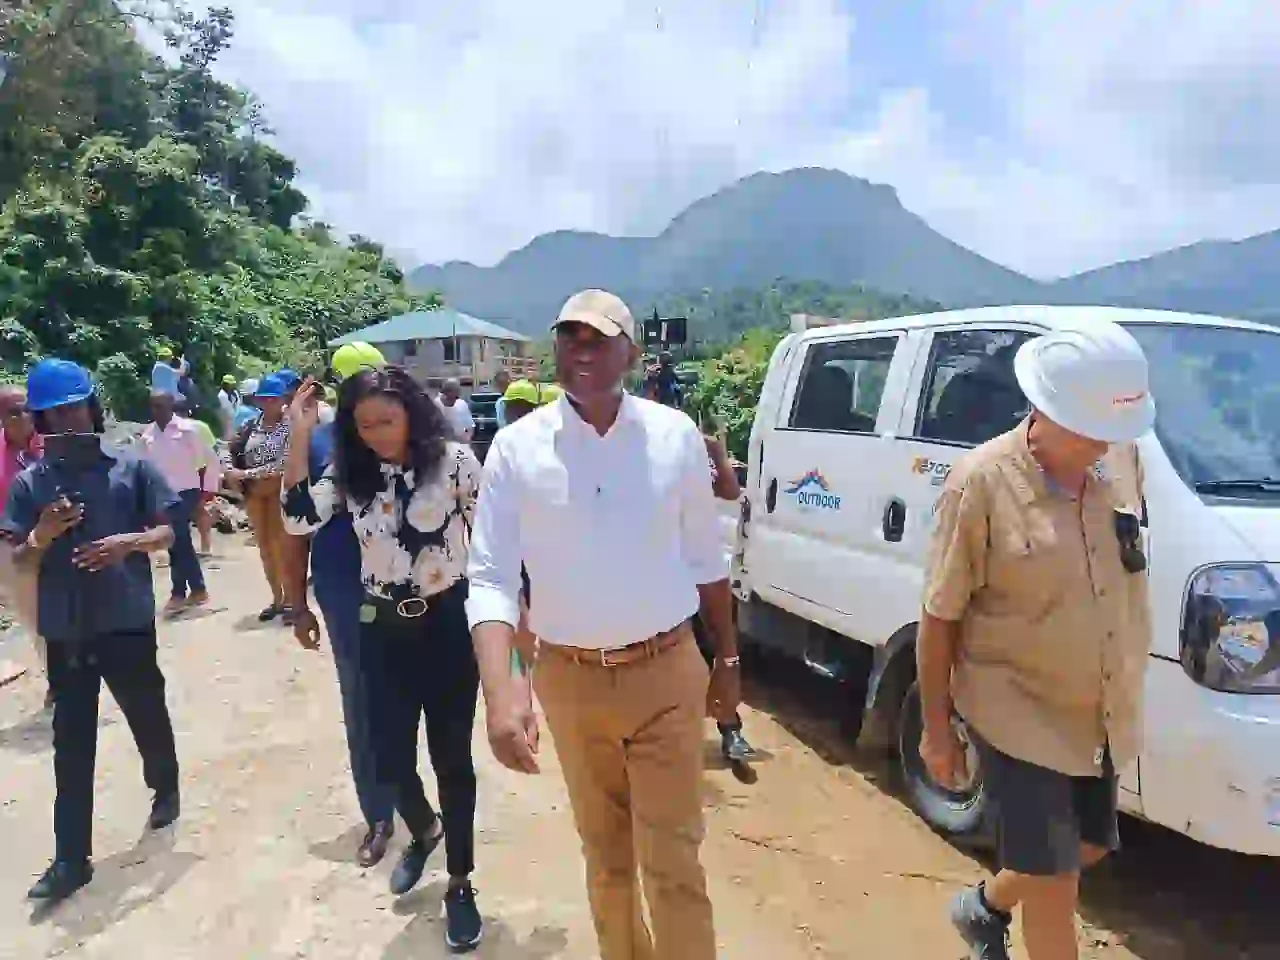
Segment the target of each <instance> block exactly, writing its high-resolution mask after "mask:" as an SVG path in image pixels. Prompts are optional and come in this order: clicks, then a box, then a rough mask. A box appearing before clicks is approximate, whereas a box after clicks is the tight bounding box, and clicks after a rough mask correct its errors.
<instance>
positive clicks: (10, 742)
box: [0, 538, 1280, 960]
mask: <svg viewBox="0 0 1280 960" xmlns="http://www.w3.org/2000/svg"><path fill="white" fill-rule="evenodd" d="M218 553H219V557H218V559H216V560H215V561H214V563H213V564H212V566H213V567H214V569H213V570H212V571H211V578H210V583H211V588H212V590H213V592H214V599H215V603H214V607H215V609H214V610H213V611H211V612H210V613H209V614H208V615H206V616H203V617H201V618H200V619H193V620H188V621H184V622H180V623H174V624H166V625H164V626H163V627H162V629H161V642H162V647H163V653H162V658H163V665H164V668H165V670H166V673H167V675H168V678H169V684H170V686H169V701H170V707H171V710H172V712H173V715H174V720H175V726H176V728H177V731H178V749H179V755H180V759H181V761H182V763H183V777H184V790H185V796H184V801H185V814H184V817H183V819H182V820H181V821H180V822H179V823H178V825H177V826H176V827H175V828H174V829H172V830H170V831H167V832H165V833H164V834H161V835H154V836H144V835H143V834H142V830H141V826H142V823H143V820H144V819H145V815H146V810H147V804H148V797H147V795H146V792H145V788H144V787H143V784H142V782H141V775H140V770H139V764H138V760H137V756H136V754H135V753H134V751H133V747H132V743H131V740H130V737H129V733H128V729H127V727H126V726H125V724H124V723H123V722H122V721H121V718H120V716H119V713H118V711H117V710H116V708H115V706H114V704H112V703H111V702H110V698H109V697H104V698H103V701H104V709H103V721H102V725H101V731H100V750H99V764H98V767H99V771H98V772H99V778H98V783H99V793H98V805H97V833H96V838H95V842H96V851H97V859H96V865H97V877H96V879H95V880H94V882H93V884H92V885H91V886H90V887H88V888H86V889H85V890H83V891H81V893H80V894H79V895H78V896H77V897H76V898H75V899H73V900H72V901H70V902H68V903H67V904H64V905H63V906H62V907H61V908H60V909H58V910H56V911H54V912H52V913H51V914H39V913H35V914H33V913H32V911H31V910H30V908H29V907H28V905H27V904H25V903H24V902H23V900H22V895H23V892H24V891H25V889H26V887H27V886H28V884H29V883H30V882H31V879H32V878H33V877H34V876H35V875H36V874H38V873H39V872H40V870H42V869H43V868H44V866H45V863H46V858H47V856H48V854H49V852H50V849H51V844H52V838H51V835H50V824H49V820H50V814H49V811H50V801H51V795H52V783H51V780H52V777H51V768H50V766H51V765H50V760H51V752H50V738H49V730H48V718H47V716H46V715H44V714H43V712H42V711H41V709H40V701H41V698H42V695H43V690H42V688H41V681H40V680H39V677H38V675H37V674H36V672H35V671H29V672H28V674H27V676H25V677H23V678H22V679H20V680H18V681H17V682H16V683H14V684H12V685H11V686H10V687H7V688H4V689H3V690H0V784H2V785H3V789H2V790H0V851H3V858H2V862H3V870H0V957H3V958H10V957H13V958H23V960H27V958H40V957H54V956H65V957H72V958H122V960H151V958H156V960H170V958H175V957H176V958H182V960H229V958H233V960H265V958H284V957H307V958H334V960H345V958H360V960H363V958H368V960H374V958H381V960H410V958H431V957H443V956H446V953H445V950H444V947H443V945H442V943H441V933H442V929H441V923H440V919H439V917H440V896H441V894H442V892H443V879H444V878H443V874H442V873H441V872H440V869H439V868H440V867H441V865H442V864H441V860H439V859H437V860H434V861H433V864H432V866H433V867H435V868H437V869H436V871H435V872H434V873H430V874H429V875H428V877H427V879H426V880H424V882H423V885H422V887H421V888H420V889H419V890H418V891H415V892H414V893H412V894H410V895H409V896H407V897H404V898H401V899H400V900H396V899H395V898H393V897H392V896H391V895H390V894H389V893H388V892H387V889H386V885H387V878H388V875H389V873H390V869H391V862H390V861H391V860H393V859H394V856H393V857H389V858H388V862H386V863H384V864H382V865H380V866H379V867H377V868H375V869H373V870H369V871H364V870H361V869H360V868H358V867H357V866H356V865H355V864H354V863H353V862H352V854H353V852H354V849H355V846H356V843H357V842H358V837H359V833H360V828H359V826H358V824H357V820H358V817H357V816H356V806H355V798H354V795H353V791H352V789H351V786H350V781H349V777H348V774H347V770H346V753H345V742H344V739H343V734H342V728H341V715H340V710H339V704H338V695H337V685H336V681H335V677H334V673H333V666H332V663H331V662H330V661H329V658H328V656H327V655H326V654H323V653H316V654H309V653H307V652H305V651H301V650H299V649H297V648H296V647H295V646H294V644H293V641H292V638H291V637H290V635H289V634H288V633H286V632H285V631H284V630H283V629H281V628H279V627H274V628H273V627H268V628H262V627H261V626H260V625H259V624H258V623H257V622H256V620H255V619H254V617H253V611H256V610H257V608H258V606H260V602H261V601H262V600H264V599H265V596H264V589H263V586H262V584H261V575H260V573H259V570H258V568H257V564H256V557H255V556H254V553H253V551H252V549H251V548H248V547H246V546H245V544H244V542H243V539H241V538H222V539H220V540H219V549H218ZM7 647H8V652H6V653H5V654H4V655H6V656H14V657H17V658H20V659H23V660H24V661H25V662H28V663H31V662H32V661H33V660H34V656H33V655H32V654H31V653H30V650H29V648H27V647H26V645H25V644H21V645H14V644H8V645H7ZM761 673H763V674H766V675H767V682H765V683H761V682H760V681H759V679H754V680H753V681H752V682H751V683H750V684H749V687H748V701H749V705H748V707H747V708H746V709H745V711H744V712H745V717H746V723H747V731H748V734H749V735H750V737H751V739H752V740H753V741H755V742H756V743H757V744H758V745H759V746H760V747H762V748H763V756H762V757H761V759H760V760H759V762H758V763H757V764H756V765H755V769H754V772H753V775H752V776H735V775H734V774H733V773H732V772H731V771H728V770H726V769H723V768H722V767H721V765H720V764H719V763H718V761H717V757H716V749H715V745H714V742H713V736H712V734H713V729H712V728H711V727H710V726H709V727H708V738H707V755H708V770H707V774H706V780H705V785H704V791H705V802H706V809H707V818H708V839H707V844H706V848H705V861H706V863H707V868H708V873H709V877H710V881H711V888H712V896H713V899H714V901H715V904H716V910H717V926H718V929H719V931H720V934H721V940H722V950H721V955H722V956H724V957H726V958H730V957H748V958H761V960H764V958H768V960H793V958H794V960H801V958H806V960H807V958H814V957H840V958H844V957H848V958H861V957H884V958H894V960H897V958H921V960H960V958H961V957H962V953H963V952H962V950H961V947H960V945H959V943H958V942H957V941H956V939H955V937H954V935H953V934H952V932H951V931H950V930H949V929H948V927H947V924H946V921H945V908H946V903H947V900H948V898H949V897H950V896H951V895H952V894H953V893H954V891H955V890H957V889H958V888H959V887H960V886H961V885H963V884H965V883H969V882H972V881H973V880H974V879H976V878H977V877H979V876H980V875H981V870H982V864H981V863H980V862H978V861H976V860H974V859H972V858H971V857H969V856H966V855H965V854H963V853H961V852H958V851H957V850H955V849H953V848H952V847H950V846H949V845H947V844H946V843H944V842H943V841H942V840H940V839H939V838H937V837H935V836H934V835H933V834H932V833H930V831H929V830H928V829H926V828H925V827H924V826H923V825H922V824H921V823H920V821H919V820H917V819H916V818H915V817H914V816H913V815H912V814H911V812H910V811H909V810H907V809H906V808H905V807H904V806H903V804H902V802H901V800H900V798H899V796H898V794H897V792H896V789H895V787H894V785H893V778H892V776H891V775H890V774H889V771H888V767H887V764H886V762H885V761H884V760H882V759H880V758H876V757H871V756H868V755H866V754H864V753H861V752H858V751H854V750H852V749H850V748H849V747H848V746H847V744H845V743H844V742H843V740H842V738H841V736H840V733H839V731H838V729H837V726H836V724H835V723H834V721H833V720H832V719H831V717H833V716H834V714H835V711H834V709H833V707H832V705H831V703H830V702H829V701H830V700H831V698H832V694H831V692H830V691H829V690H827V689H826V688H824V687H822V686H821V685H819V684H815V683H814V682H813V681H811V680H810V679H809V678H807V677H805V676H803V675H799V674H797V673H796V672H795V671H794V670H791V669H789V668H787V667H785V666H784V665H780V664H769V665H765V666H763V667H758V668H757V674H756V676H757V678H758V677H759V675H760V674H761ZM543 742H544V744H545V746H544V750H546V751H548V752H549V750H550V745H549V743H548V742H547V740H546V739H545V738H544V741H543ZM476 749H477V754H476V755H477V758H478V765H479V775H480V811H479V822H478V826H479V849H478V860H479V872H478V874H477V876H476V886H477V887H478V888H479V889H480V897H481V901H480V902H481V905H482V907H483V908H484V910H485V913H486V915H487V916H488V918H489V928H488V933H487V937H486V940H485V943H484V945H483V946H482V948H481V950H480V951H479V953H478V954H477V955H478V956H480V957H488V958H494V960H551V958H575V960H577V958H587V957H592V956H594V955H595V953H594V949H593V937H592V935H591V930H590V918H589V915H588V912H587V907H586V899H585V896H584V893H583V882H582V875H581V861H580V858H579V854H578V845H577V839H576V837H575V835H574V832H573V827H572V823H571V820H570V816H569V811H568V807H567V801H566V798H565V795H564V789H563V784H562V782H561V780H560V776H559V773H558V770H557V768H556V765H555V763H554V759H553V757H551V756H550V755H549V753H548V756H547V757H546V758H545V762H544V773H543V775H542V776H540V777H536V778H521V777H517V776H515V775H514V774H509V773H507V772H506V771H504V770H502V769H500V768H499V767H497V765H496V764H495V763H494V762H493V761H492V759H491V758H490V756H489V753H488V748H487V745H486V744H485V742H484V737H483V731H482V730H480V729H479V728H478V729H477V740H476ZM424 765H425V763H424ZM746 781H752V782H746ZM402 842H403V838H402V837H397V841H396V843H397V847H398V845H399V844H400V843H402ZM1126 842H1127V844H1128V847H1127V849H1126V852H1125V853H1124V854H1123V855H1122V856H1120V857H1118V858H1116V859H1114V860H1113V861H1112V862H1111V863H1110V864H1109V865H1107V866H1105V867H1104V868H1103V869H1101V870H1100V871H1098V872H1097V873H1096V874H1094V875H1093V876H1091V877H1090V878H1089V879H1088V880H1087V882H1086V884H1085V893H1084V908H1083V913H1084V918H1085V925H1084V927H1083V929H1082V934H1081V936H1082V943H1083V944H1084V955H1085V956H1086V957H1088V958H1090V960H1122V958H1130V960H1206V958H1217V957H1223V958H1226V957H1232V958H1241V957H1250V958H1262V957H1271V958H1274V957H1277V956H1280V918H1277V917H1276V914H1275V913H1274V911H1273V908H1272V905H1273V903H1274V897H1275V891H1276V890H1277V889H1280V869H1278V868H1277V867H1276V866H1274V865H1272V864H1271V863H1267V862H1261V861H1251V860H1248V859H1246V858H1240V857H1234V856H1230V855H1226V854H1222V853H1218V852H1215V851H1210V850H1206V849H1204V848H1201V847H1198V846H1196V845H1195V844H1192V843H1190V842H1188V841H1185V840H1183V839H1182V838H1179V837H1175V836H1173V835H1170V834H1167V833H1165V832H1163V831H1160V830H1156V829H1153V828H1149V827H1141V826H1136V825H1133V826H1132V828H1131V829H1128V830H1127V831H1126ZM1016 955H1019V956H1020V954H1016Z"/></svg>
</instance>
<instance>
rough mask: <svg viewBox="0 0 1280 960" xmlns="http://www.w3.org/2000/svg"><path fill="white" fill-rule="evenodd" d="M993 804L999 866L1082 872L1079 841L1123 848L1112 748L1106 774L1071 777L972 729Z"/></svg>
mask: <svg viewBox="0 0 1280 960" xmlns="http://www.w3.org/2000/svg"><path fill="white" fill-rule="evenodd" d="M970 736H971V737H972V738H973V741H974V744H975V745H976V746H977V748H978V753H979V757H980V759H981V762H982V778H983V783H984V785H985V787H986V791H987V797H988V802H989V803H991V805H992V812H993V814H994V821H995V826H996V843H997V846H998V849H999V857H1000V867H1001V868H1002V869H1004V870H1012V871H1014V872H1015V873H1024V874H1027V875H1029V876H1035V877H1053V876H1061V875H1063V874H1068V873H1076V872H1078V871H1079V870H1080V867H1081V861H1080V844H1081V843H1087V844H1090V845H1091V846H1095V847H1101V848H1102V849H1104V850H1116V849H1118V848H1119V846H1120V830H1119V812H1118V803H1119V794H1118V788H1119V783H1118V779H1117V777H1116V774H1115V768H1114V767H1113V766H1112V764H1111V751H1110V750H1107V751H1106V753H1105V755H1104V757H1103V761H1102V776H1101V777H1072V776H1068V775H1067V774H1065V773H1059V772H1058V771H1056V770H1049V769H1047V768H1045V767H1040V766H1036V765H1035V764H1034V763H1028V762H1027V761H1025V760H1016V759H1014V758H1013V757H1010V756H1008V755H1006V754H1003V753H1001V752H1000V751H999V750H997V749H996V748H995V747H993V746H991V744H989V743H987V742H986V741H985V740H983V739H982V738H981V737H979V736H978V735H977V734H976V733H974V732H973V731H972V729H971V730H970Z"/></svg>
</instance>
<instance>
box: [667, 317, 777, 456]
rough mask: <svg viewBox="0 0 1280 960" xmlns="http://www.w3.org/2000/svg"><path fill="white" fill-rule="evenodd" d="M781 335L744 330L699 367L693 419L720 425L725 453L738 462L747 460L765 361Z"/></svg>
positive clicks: (692, 411) (766, 367) (692, 398)
mask: <svg viewBox="0 0 1280 960" xmlns="http://www.w3.org/2000/svg"><path fill="white" fill-rule="evenodd" d="M785 335H786V334H785V332H784V331H781V330H766V329H759V330H751V331H748V332H747V333H746V334H744V335H743V337H742V339H741V340H739V341H738V343H737V344H736V345H734V346H733V347H731V348H730V349H729V350H728V351H726V352H725V353H724V354H723V355H721V356H719V357H716V358H714V359H712V360H707V361H705V362H704V363H703V364H702V369H701V371H700V374H699V378H698V382H697V384H696V385H695V386H694V388H693V391H692V393H691V395H690V397H689V403H688V406H689V409H690V413H691V414H692V415H693V416H694V417H695V418H699V417H700V418H704V419H707V418H714V419H715V420H716V421H717V422H719V423H722V424H723V425H724V427H725V433H726V435H727V443H728V447H729V453H730V454H731V455H732V456H733V457H735V458H736V459H738V460H746V458H747V444H748V443H749V442H750V439H751V425H752V423H753V422H754V421H755V413H756V405H757V404H758V403H759V402H760V391H761V389H762V388H763V387H764V376H765V372H766V370H767V369H768V366H769V358H770V357H771V356H773V351H774V349H775V348H776V347H777V346H778V344H779V343H781V342H782V338H783V337H784V336H785Z"/></svg>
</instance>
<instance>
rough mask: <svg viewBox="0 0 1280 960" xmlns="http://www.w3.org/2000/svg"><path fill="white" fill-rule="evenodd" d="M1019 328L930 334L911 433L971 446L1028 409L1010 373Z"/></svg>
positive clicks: (1020, 339) (1022, 335) (1021, 334)
mask: <svg viewBox="0 0 1280 960" xmlns="http://www.w3.org/2000/svg"><path fill="white" fill-rule="evenodd" d="M1031 336H1032V334H1030V333H1027V332H1025V331H1022V330H947V331H942V332H939V333H935V334H934V335H933V347H932V349H931V350H930V353H929V369H928V370H927V371H926V372H925V380H924V394H923V396H922V397H921V402H920V411H919V413H918V415H917V423H916V436H918V437H921V438H923V439H928V440H943V441H946V442H948V443H962V444H965V445H971V446H977V445H978V444H980V443H986V442H987V441H988V440H990V439H991V438H992V437H997V436H999V435H1000V434H1002V433H1005V432H1007V431H1009V430H1012V429H1013V428H1014V427H1015V426H1017V424H1018V423H1019V421H1021V420H1022V418H1023V417H1025V416H1026V415H1027V413H1028V412H1029V410H1030V407H1029V405H1028V404H1027V399H1026V397H1024V396H1023V395H1022V390H1021V389H1020V388H1019V387H1018V381H1017V380H1016V379H1015V378H1014V375H1013V355H1014V354H1015V353H1017V352H1018V347H1020V346H1021V345H1022V344H1023V343H1024V342H1026V341H1027V340H1029V339H1030V338H1031Z"/></svg>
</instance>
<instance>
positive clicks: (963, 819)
mask: <svg viewBox="0 0 1280 960" xmlns="http://www.w3.org/2000/svg"><path fill="white" fill-rule="evenodd" d="M955 722H956V723H957V724H959V725H960V733H961V739H962V740H963V741H964V743H965V744H966V745H967V746H968V750H967V751H966V759H967V761H968V768H969V771H968V772H969V777H968V780H967V781H966V783H965V785H964V787H963V789H961V790H952V789H950V788H948V787H943V786H940V785H939V784H937V783H935V782H934V780H933V777H931V776H930V775H929V771H928V770H927V769H926V768H925V765H924V760H923V759H922V758H921V756H920V734H921V732H922V731H923V729H924V721H923V718H922V715H921V709H920V684H919V682H916V683H913V684H911V687H910V688H909V689H908V690H907V693H906V696H905V697H904V698H903V701H902V710H901V711H900V712H899V714H898V764H899V767H900V770H901V774H902V782H903V785H904V787H905V788H906V791H907V797H908V799H909V800H910V802H911V806H912V807H913V808H914V809H915V811H916V813H918V814H919V815H920V816H921V818H922V819H924V821H925V822H926V823H928V824H929V826H931V827H932V828H933V829H934V830H936V831H938V833H940V834H942V835H943V836H945V837H947V838H948V839H950V840H953V841H956V842H958V843H964V844H965V845H969V846H985V845H987V844H989V843H990V840H991V829H990V823H989V819H990V818H989V809H990V805H989V803H988V802H987V794H986V791H985V790H984V789H983V784H982V769H981V767H980V765H979V763H978V753H977V751H976V750H975V749H974V748H973V746H972V744H971V742H970V740H969V738H968V735H967V732H966V731H965V729H964V721H962V720H960V719H959V718H958V717H957V718H956V721H955Z"/></svg>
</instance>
